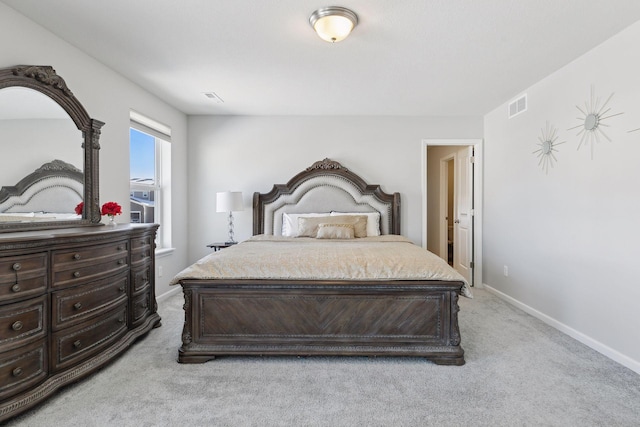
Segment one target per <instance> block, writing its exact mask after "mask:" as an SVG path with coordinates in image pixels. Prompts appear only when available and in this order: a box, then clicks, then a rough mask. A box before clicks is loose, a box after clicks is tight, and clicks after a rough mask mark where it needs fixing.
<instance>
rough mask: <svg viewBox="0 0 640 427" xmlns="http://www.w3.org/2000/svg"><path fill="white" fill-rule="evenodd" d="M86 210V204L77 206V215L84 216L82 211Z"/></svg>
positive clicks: (81, 203) (82, 203)
mask: <svg viewBox="0 0 640 427" xmlns="http://www.w3.org/2000/svg"><path fill="white" fill-rule="evenodd" d="M83 209H84V202H80V203H78V205H77V206H76V214H78V215H82V210H83Z"/></svg>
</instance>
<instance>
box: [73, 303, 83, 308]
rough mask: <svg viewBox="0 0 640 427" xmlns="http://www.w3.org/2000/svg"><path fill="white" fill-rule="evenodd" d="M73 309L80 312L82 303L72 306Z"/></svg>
mask: <svg viewBox="0 0 640 427" xmlns="http://www.w3.org/2000/svg"><path fill="white" fill-rule="evenodd" d="M73 308H75V309H76V310H80V309H81V308H82V303H81V302H77V303H75V304H73Z"/></svg>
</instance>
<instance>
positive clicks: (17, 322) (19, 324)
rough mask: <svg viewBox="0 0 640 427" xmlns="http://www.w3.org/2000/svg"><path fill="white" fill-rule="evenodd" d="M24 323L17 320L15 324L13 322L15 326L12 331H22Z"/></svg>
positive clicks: (12, 326)
mask: <svg viewBox="0 0 640 427" xmlns="http://www.w3.org/2000/svg"><path fill="white" fill-rule="evenodd" d="M22 326H23V324H22V322H21V321H19V320H17V321H15V322H13V325H11V329H13V330H14V331H19V330H20V329H22Z"/></svg>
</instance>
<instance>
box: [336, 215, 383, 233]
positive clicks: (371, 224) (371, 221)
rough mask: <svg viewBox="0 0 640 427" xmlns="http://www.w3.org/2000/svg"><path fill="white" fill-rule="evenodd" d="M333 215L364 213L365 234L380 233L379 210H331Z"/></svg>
mask: <svg viewBox="0 0 640 427" xmlns="http://www.w3.org/2000/svg"><path fill="white" fill-rule="evenodd" d="M334 215H366V216H367V236H379V235H380V212H331V216H334Z"/></svg>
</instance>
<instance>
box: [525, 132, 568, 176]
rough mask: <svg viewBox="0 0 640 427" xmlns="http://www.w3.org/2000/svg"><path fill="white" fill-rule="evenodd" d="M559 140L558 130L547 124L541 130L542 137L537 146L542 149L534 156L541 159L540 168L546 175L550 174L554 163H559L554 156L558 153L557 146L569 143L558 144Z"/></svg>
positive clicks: (535, 152) (539, 138)
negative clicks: (550, 168)
mask: <svg viewBox="0 0 640 427" xmlns="http://www.w3.org/2000/svg"><path fill="white" fill-rule="evenodd" d="M557 140H558V129H557V128H555V127H553V126H551V125H549V122H547V123H546V126H545V127H544V128H542V129H540V136H539V137H538V141H540V142H537V143H536V144H537V145H538V146H539V147H540V148H539V149H537V150H536V151H534V152H533V154H537V155H536V157H538V158H539V159H540V161H539V162H538V166H540V167H541V168H542V170H543V171H544V173H545V174H547V173H548V172H549V166H551V167H553V162H554V161H555V162H556V163H557V162H558V159H557V158H556V156H555V155H554V154H553V153H554V152H558V150H556V146H557V145H560V144H564V143H565V142H567V141H562V142H556V141H557Z"/></svg>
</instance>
